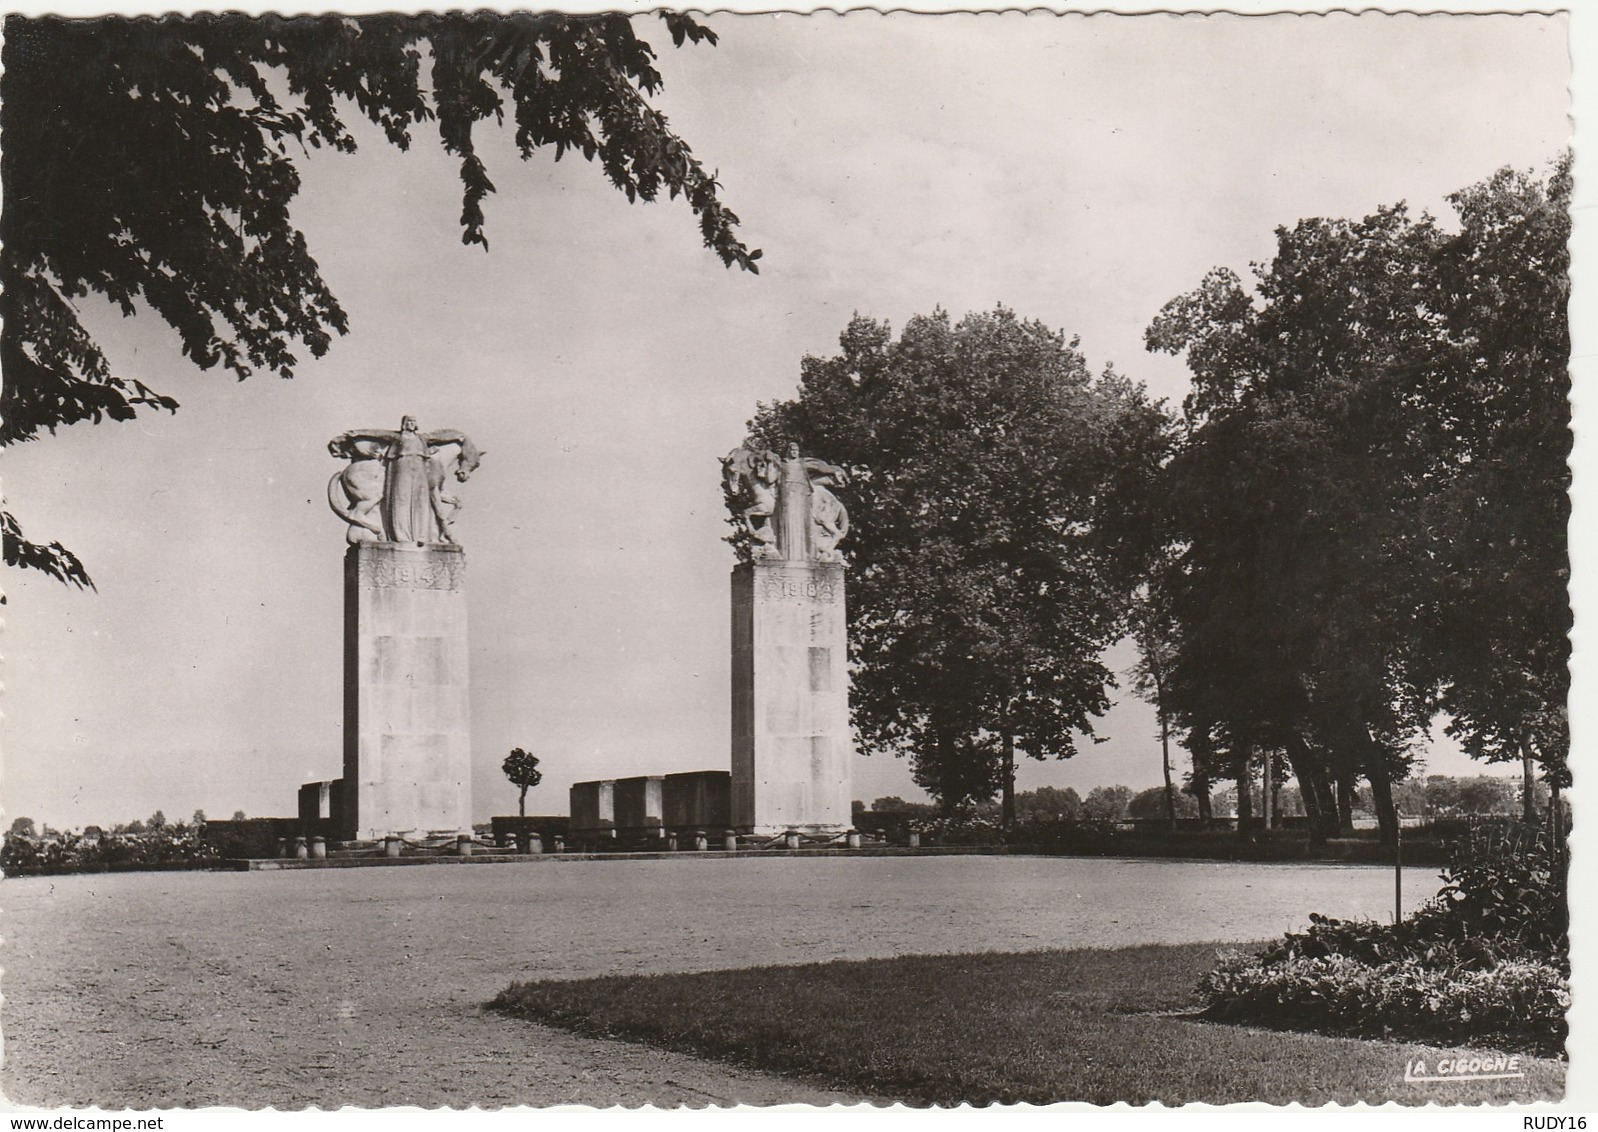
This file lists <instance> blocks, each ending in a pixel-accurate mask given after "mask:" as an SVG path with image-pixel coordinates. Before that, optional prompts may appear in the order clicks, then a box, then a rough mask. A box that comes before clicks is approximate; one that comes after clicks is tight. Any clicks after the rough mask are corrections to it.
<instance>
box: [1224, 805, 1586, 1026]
mask: <svg viewBox="0 0 1598 1132" xmlns="http://www.w3.org/2000/svg"><path fill="white" fill-rule="evenodd" d="M1565 860H1566V856H1565V849H1564V846H1563V844H1562V840H1561V841H1560V843H1558V844H1556V843H1555V842H1554V840H1553V839H1551V838H1550V837H1548V836H1547V835H1546V834H1545V833H1544V832H1542V831H1537V830H1526V829H1524V828H1522V829H1519V830H1510V831H1503V830H1495V831H1486V830H1483V831H1479V833H1478V834H1476V835H1472V836H1467V837H1466V838H1465V839H1464V840H1463V841H1462V842H1461V843H1460V845H1459V846H1458V847H1457V848H1456V850H1455V858H1454V864H1453V865H1451V866H1450V867H1449V868H1448V869H1447V870H1445V871H1444V873H1443V880H1444V885H1443V889H1442V891H1441V892H1440V893H1439V894H1438V896H1437V898H1436V899H1435V900H1433V901H1432V902H1431V903H1430V904H1428V905H1427V906H1426V907H1425V908H1424V909H1422V910H1421V911H1420V912H1418V913H1416V914H1415V915H1414V916H1411V917H1410V918H1409V919H1407V920H1405V921H1403V922H1402V923H1399V924H1394V925H1385V924H1379V923H1376V922H1374V921H1368V920H1367V921H1345V920H1332V919H1327V918H1325V917H1321V916H1312V917H1311V924H1310V927H1309V929H1308V930H1307V931H1304V932H1299V933H1290V934H1289V935H1287V936H1286V937H1285V938H1284V939H1283V940H1282V941H1280V942H1279V943H1275V944H1272V945H1271V946H1270V947H1268V948H1266V949H1265V950H1263V951H1261V952H1259V953H1258V954H1255V955H1244V954H1240V953H1235V952H1234V953H1230V954H1228V955H1226V956H1223V958H1222V961H1221V964H1220V965H1219V966H1218V967H1217V968H1215V969H1214V970H1213V971H1211V972H1210V973H1209V974H1207V975H1205V976H1204V978H1203V979H1202V980H1201V981H1200V983H1199V994H1200V995H1201V997H1202V998H1203V1000H1204V1002H1205V1008H1206V1009H1205V1012H1206V1013H1207V1014H1208V1015H1209V1016H1210V1017H1212V1018H1216V1019H1219V1020H1224V1021H1234V1022H1255V1023H1261V1024H1264V1025H1271V1026H1281V1027H1288V1028H1293V1029H1310V1030H1317V1031H1322V1032H1328V1033H1344V1034H1355V1035H1360V1036H1367V1037H1374V1036H1395V1037H1409V1038H1425V1039H1431V1040H1441V1041H1448V1042H1456V1041H1462V1040H1481V1039H1484V1038H1485V1039H1491V1040H1495V1041H1499V1042H1501V1043H1504V1044H1506V1045H1509V1046H1517V1047H1525V1048H1530V1049H1533V1050H1536V1051H1538V1052H1543V1053H1550V1052H1557V1051H1559V1050H1561V1049H1563V1047H1564V1042H1565V1037H1566V1034H1567V1026H1566V1021H1565V1012H1566V1010H1567V1009H1568V1008H1569V1006H1570V985H1569V981H1568V980H1569V975H1570V953H1569V941H1568V935H1567V931H1566V928H1567V924H1568V918H1567V915H1568V913H1567V904H1566V884H1565Z"/></svg>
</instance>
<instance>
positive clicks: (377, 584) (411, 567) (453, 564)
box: [358, 547, 466, 590]
mask: <svg viewBox="0 0 1598 1132" xmlns="http://www.w3.org/2000/svg"><path fill="white" fill-rule="evenodd" d="M358 562H359V564H360V565H359V579H358V580H359V583H360V585H361V586H362V587H363V588H365V589H373V590H388V589H395V590H459V589H460V588H461V586H462V584H463V583H464V582H465V580H466V559H465V556H464V555H461V554H459V553H448V554H439V553H435V552H431V551H427V552H423V553H421V554H417V553H415V552H412V551H409V550H394V551H387V550H384V549H382V548H376V547H374V548H370V549H367V548H362V551H361V553H360V556H359V559H358Z"/></svg>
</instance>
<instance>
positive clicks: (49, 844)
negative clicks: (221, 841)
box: [0, 822, 218, 875]
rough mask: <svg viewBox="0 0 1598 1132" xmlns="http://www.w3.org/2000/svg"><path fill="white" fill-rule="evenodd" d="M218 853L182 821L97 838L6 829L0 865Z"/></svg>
mask: <svg viewBox="0 0 1598 1132" xmlns="http://www.w3.org/2000/svg"><path fill="white" fill-rule="evenodd" d="M138 824H140V825H141V826H142V825H143V823H138ZM217 857H218V852H217V849H216V847H215V846H214V845H212V844H211V843H209V842H207V841H205V840H203V839H202V838H201V837H200V836H199V833H198V831H197V830H195V829H193V828H191V827H189V826H186V825H184V824H183V823H182V822H178V823H177V824H176V825H164V826H163V827H162V828H160V829H155V830H142V829H141V831H140V832H137V833H111V834H105V835H103V836H101V837H99V838H86V837H83V836H81V835H79V834H70V833H69V834H62V835H59V836H53V837H43V836H34V835H28V834H23V833H18V832H16V831H15V830H13V831H11V832H8V833H7V834H6V835H5V843H4V846H3V848H0V868H3V869H4V870H5V872H6V873H7V874H10V875H16V874H18V873H30V872H31V873H73V872H101V871H104V870H106V869H113V868H114V869H133V868H143V867H147V866H152V865H157V866H158V865H181V864H200V865H203V864H205V863H208V862H211V861H215V860H216V859H217Z"/></svg>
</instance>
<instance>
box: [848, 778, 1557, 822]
mask: <svg viewBox="0 0 1598 1132" xmlns="http://www.w3.org/2000/svg"><path fill="white" fill-rule="evenodd" d="M1532 789H1533V792H1534V797H1533V801H1534V802H1535V804H1536V805H1537V806H1538V808H1539V809H1540V808H1543V807H1545V806H1546V805H1547V802H1548V787H1547V785H1546V784H1545V783H1542V782H1536V783H1534V784H1533V787H1532ZM1521 790H1522V786H1521V783H1520V781H1519V780H1517V779H1511V778H1503V777H1494V776H1492V775H1485V774H1481V775H1473V776H1467V777H1456V776H1450V775H1445V774H1433V775H1428V776H1427V777H1425V778H1414V779H1408V780H1406V781H1404V782H1400V783H1397V784H1396V785H1394V787H1393V801H1394V804H1395V805H1396V807H1397V809H1398V812H1399V813H1401V814H1403V815H1405V816H1406V817H1427V818H1431V817H1468V816H1481V817H1494V816H1502V817H1508V816H1512V815H1514V814H1517V813H1519V812H1520V811H1521V809H1522V799H1521ZM1174 793H1175V801H1176V816H1177V817H1179V818H1196V817H1198V816H1200V815H1199V806H1198V801H1197V800H1196V799H1195V798H1194V797H1193V795H1192V794H1190V793H1188V792H1187V791H1184V790H1177V791H1175V792H1174ZM1251 801H1252V802H1253V805H1252V807H1251V810H1250V812H1251V813H1254V814H1258V813H1261V812H1262V811H1263V809H1264V806H1263V801H1264V800H1263V798H1262V797H1261V792H1260V789H1259V784H1258V783H1257V782H1256V783H1255V789H1254V796H1253V798H1252V799H1251ZM1210 808H1211V816H1212V817H1216V818H1234V817H1236V816H1237V813H1238V807H1237V792H1236V789H1235V788H1234V787H1231V786H1227V787H1224V788H1223V789H1220V790H1216V791H1214V792H1212V793H1211V795H1210ZM1001 809H1002V807H1001V805H1000V803H998V802H983V803H981V804H979V805H977V806H975V807H972V809H971V815H972V816H973V817H977V818H982V819H985V820H990V821H998V820H999V819H1000V817H1001ZM1354 809H1355V810H1357V811H1360V812H1363V813H1366V814H1373V813H1374V810H1373V808H1372V805H1371V798H1370V788H1369V787H1368V786H1361V788H1360V789H1359V790H1357V791H1356V792H1355V796H1354ZM1273 811H1274V812H1275V813H1278V814H1282V815H1284V816H1287V817H1303V816H1304V799H1303V796H1302V795H1301V794H1300V793H1299V789H1298V787H1297V786H1296V785H1292V784H1289V785H1285V786H1282V787H1280V788H1279V789H1278V790H1277V791H1276V794H1275V805H1274V806H1273ZM867 813H871V814H912V815H915V816H918V817H924V818H927V819H931V818H933V817H935V816H937V814H938V813H939V810H938V807H937V806H936V805H933V804H932V803H929V802H907V801H905V800H904V799H903V798H899V797H896V796H892V795H890V796H888V797H884V798H878V799H876V800H875V801H873V802H872V803H871V805H870V807H867V806H866V804H865V803H864V802H863V801H861V800H859V799H856V800H855V802H854V816H855V818H856V820H858V819H859V818H860V817H861V816H862V815H864V814H867ZM1015 816H1016V820H1017V821H1020V822H1034V821H1068V822H1069V821H1080V822H1115V821H1128V820H1139V819H1155V818H1162V817H1165V816H1166V810H1165V788H1164V787H1163V786H1151V787H1149V788H1148V789H1147V790H1141V791H1137V792H1134V791H1133V790H1132V788H1131V787H1129V786H1095V787H1094V788H1093V789H1092V790H1090V791H1088V794H1087V797H1085V798H1084V797H1083V796H1082V795H1081V794H1079V793H1078V792H1077V791H1076V790H1075V789H1074V788H1073V787H1070V786H1067V787H1064V788H1063V789H1062V788H1060V787H1058V786H1040V787H1038V788H1037V789H1036V790H1023V791H1020V792H1018V793H1017V794H1016V796H1015Z"/></svg>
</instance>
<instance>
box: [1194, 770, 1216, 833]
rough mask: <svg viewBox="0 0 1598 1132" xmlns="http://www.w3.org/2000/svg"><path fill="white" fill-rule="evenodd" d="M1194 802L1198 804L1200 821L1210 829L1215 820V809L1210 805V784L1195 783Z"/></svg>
mask: <svg viewBox="0 0 1598 1132" xmlns="http://www.w3.org/2000/svg"><path fill="white" fill-rule="evenodd" d="M1192 793H1193V800H1194V801H1195V802H1197V803H1198V811H1199V821H1201V822H1203V823H1204V828H1205V829H1208V828H1209V827H1210V823H1211V822H1213V821H1214V820H1215V807H1214V806H1212V805H1210V784H1209V783H1208V782H1202V781H1200V782H1195V783H1193V786H1192Z"/></svg>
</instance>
